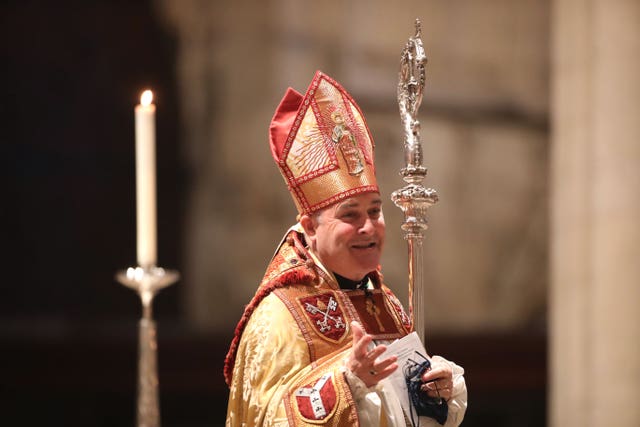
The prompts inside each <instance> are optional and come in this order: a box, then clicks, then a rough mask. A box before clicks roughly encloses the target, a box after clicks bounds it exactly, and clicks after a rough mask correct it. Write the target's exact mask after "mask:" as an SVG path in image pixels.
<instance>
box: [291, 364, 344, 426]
mask: <svg viewBox="0 0 640 427" xmlns="http://www.w3.org/2000/svg"><path fill="white" fill-rule="evenodd" d="M295 396H296V403H297V404H298V410H299V411H300V415H302V416H303V417H304V418H306V419H308V420H323V419H325V418H326V417H327V416H329V415H330V414H331V412H332V411H333V409H334V408H335V406H336V400H337V398H336V389H335V386H334V385H333V374H332V373H328V374H325V375H323V376H322V377H320V379H319V380H318V381H316V383H315V384H313V385H310V384H309V385H306V386H304V387H301V388H299V389H298V390H296V392H295Z"/></svg>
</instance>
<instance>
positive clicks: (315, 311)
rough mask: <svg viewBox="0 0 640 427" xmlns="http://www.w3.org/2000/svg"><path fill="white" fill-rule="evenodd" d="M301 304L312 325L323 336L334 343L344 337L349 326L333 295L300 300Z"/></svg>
mask: <svg viewBox="0 0 640 427" xmlns="http://www.w3.org/2000/svg"><path fill="white" fill-rule="evenodd" d="M299 301H300V304H302V308H303V309H304V312H305V314H306V315H307V317H308V318H309V320H310V321H311V324H312V325H313V327H314V328H315V329H316V331H317V332H319V333H320V335H321V336H323V337H325V338H328V339H330V340H332V341H338V340H340V339H341V338H342V337H344V335H345V333H346V331H347V325H346V323H345V320H344V316H343V314H342V308H341V307H340V305H339V304H338V300H337V299H336V297H335V295H333V293H324V294H318V295H312V296H308V297H304V298H300V300H299Z"/></svg>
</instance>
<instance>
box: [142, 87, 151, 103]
mask: <svg viewBox="0 0 640 427" xmlns="http://www.w3.org/2000/svg"><path fill="white" fill-rule="evenodd" d="M151 102H153V92H151V91H150V90H149V89H147V90H145V91H144V92H142V95H140V104H142V105H143V106H144V107H148V106H149V105H151Z"/></svg>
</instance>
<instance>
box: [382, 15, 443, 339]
mask: <svg viewBox="0 0 640 427" xmlns="http://www.w3.org/2000/svg"><path fill="white" fill-rule="evenodd" d="M415 26H416V33H415V35H414V36H413V37H410V38H409V40H408V41H407V44H406V46H405V47H404V49H403V50H402V55H401V58H400V73H399V79H398V106H399V108H400V120H401V121H402V128H403V134H404V160H405V167H404V168H402V170H401V171H400V175H401V176H402V178H403V179H404V181H405V182H406V183H407V185H405V186H404V187H403V188H401V189H399V190H396V191H394V192H393V193H392V194H391V200H393V203H395V205H396V206H398V207H399V208H400V209H402V212H403V213H404V216H405V221H404V223H403V224H402V226H401V228H402V230H403V231H404V238H405V240H406V241H407V244H408V249H409V313H410V315H411V321H412V324H413V327H414V330H415V331H416V332H417V333H418V336H419V337H420V339H424V330H425V318H424V315H425V310H424V306H423V301H424V299H423V298H424V296H423V294H424V284H423V282H422V270H423V269H422V240H423V232H424V231H425V230H426V229H427V227H428V225H427V209H428V208H429V207H430V206H432V205H433V204H435V203H436V202H437V201H438V195H437V194H436V191H435V190H434V189H432V188H425V187H423V186H422V180H423V179H424V178H425V176H426V175H427V168H426V167H424V166H423V165H422V145H421V143H420V122H419V121H418V119H417V116H418V108H420V104H421V103H422V93H423V90H424V84H425V64H426V63H427V57H426V55H425V52H424V48H423V46H422V40H421V39H420V31H421V28H420V20H419V19H416V23H415Z"/></svg>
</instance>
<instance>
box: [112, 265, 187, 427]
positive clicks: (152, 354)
mask: <svg viewBox="0 0 640 427" xmlns="http://www.w3.org/2000/svg"><path fill="white" fill-rule="evenodd" d="M179 278H180V274H179V273H178V272H177V271H172V270H165V269H163V268H160V267H156V266H152V267H145V268H143V267H135V268H134V267H130V268H128V269H127V270H126V271H119V272H118V273H116V280H117V281H118V282H120V283H122V284H123V285H125V286H126V287H128V288H131V289H133V290H135V291H136V292H137V293H138V295H139V296H140V300H141V301H142V318H141V319H140V322H139V324H138V333H139V347H138V404H137V411H136V412H137V424H136V425H137V426H138V427H160V404H159V399H158V394H159V393H158V367H157V359H158V355H157V352H158V344H157V341H156V336H157V328H156V323H155V322H154V321H153V317H152V304H153V297H154V295H155V294H156V293H157V292H158V291H159V290H160V289H163V288H166V287H167V286H169V285H171V284H172V283H174V282H176V281H178V279H179Z"/></svg>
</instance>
